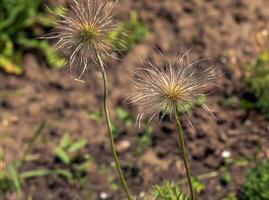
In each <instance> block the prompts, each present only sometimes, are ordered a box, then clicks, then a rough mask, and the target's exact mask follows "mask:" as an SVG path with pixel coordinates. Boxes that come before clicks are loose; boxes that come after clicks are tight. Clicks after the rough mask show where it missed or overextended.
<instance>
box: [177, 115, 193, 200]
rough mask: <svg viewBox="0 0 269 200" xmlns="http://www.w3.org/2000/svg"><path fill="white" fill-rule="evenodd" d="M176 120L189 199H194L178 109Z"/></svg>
mask: <svg viewBox="0 0 269 200" xmlns="http://www.w3.org/2000/svg"><path fill="white" fill-rule="evenodd" d="M176 122H177V131H178V140H179V144H180V148H181V154H182V158H183V162H184V166H185V170H186V174H187V179H188V183H189V188H190V192H191V200H195V199H196V198H195V191H194V188H193V186H192V181H191V172H190V166H189V163H188V159H187V152H186V147H185V141H184V133H183V129H182V126H181V123H180V112H179V111H178V110H177V111H176Z"/></svg>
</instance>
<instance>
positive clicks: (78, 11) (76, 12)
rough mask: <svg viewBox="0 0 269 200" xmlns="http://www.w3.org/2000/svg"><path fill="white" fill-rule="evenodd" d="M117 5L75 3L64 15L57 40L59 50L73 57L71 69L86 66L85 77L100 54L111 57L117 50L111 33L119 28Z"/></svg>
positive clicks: (91, 0)
mask: <svg viewBox="0 0 269 200" xmlns="http://www.w3.org/2000/svg"><path fill="white" fill-rule="evenodd" d="M116 2H117V1H116ZM116 2H115V1H114V2H112V1H109V0H72V4H71V6H70V9H68V10H66V14H64V15H62V16H61V20H59V21H58V22H57V25H56V35H55V36H54V37H53V38H57V39H58V42H57V43H56V47H57V49H58V50H60V51H61V52H62V53H64V54H65V55H66V56H67V57H69V61H70V62H69V64H70V69H72V67H73V66H75V67H80V66H83V67H82V69H81V70H80V71H81V75H82V74H83V73H84V72H85V70H86V69H87V68H88V65H89V64H90V63H91V61H93V60H94V59H95V56H96V54H97V53H98V54H100V55H101V56H109V51H110V50H111V49H112V48H113V47H112V43H111V37H110V35H111V34H109V33H111V32H112V31H114V30H115V29H116V27H117V23H116V22H115V21H114V20H113V12H114V7H115V5H116Z"/></svg>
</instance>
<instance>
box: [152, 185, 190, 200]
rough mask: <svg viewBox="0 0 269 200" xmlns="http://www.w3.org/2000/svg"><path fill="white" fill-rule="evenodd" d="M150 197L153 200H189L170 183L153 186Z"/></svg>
mask: <svg viewBox="0 0 269 200" xmlns="http://www.w3.org/2000/svg"><path fill="white" fill-rule="evenodd" d="M152 195H153V200H189V197H188V196H187V195H185V194H184V193H183V191H182V190H181V189H180V188H179V187H178V186H177V185H176V184H175V183H171V182H165V183H164V184H163V185H160V186H159V185H157V186H155V187H154V189H153V192H152Z"/></svg>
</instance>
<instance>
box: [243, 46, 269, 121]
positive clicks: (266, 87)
mask: <svg viewBox="0 0 269 200" xmlns="http://www.w3.org/2000/svg"><path fill="white" fill-rule="evenodd" d="M246 83H247V85H248V86H249V88H250V92H252V93H253V94H254V96H255V98H256V99H255V100H254V101H250V100H247V99H243V100H242V101H241V104H242V106H243V107H245V108H247V109H251V108H258V109H259V110H260V111H261V112H262V113H263V114H264V115H265V116H266V117H268V118H269V92H268V91H269V50H267V51H264V52H263V53H261V54H260V55H259V56H258V58H257V59H256V61H255V62H254V63H252V64H251V65H250V66H248V67H247V77H246Z"/></svg>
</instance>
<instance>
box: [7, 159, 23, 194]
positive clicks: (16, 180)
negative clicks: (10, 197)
mask: <svg viewBox="0 0 269 200" xmlns="http://www.w3.org/2000/svg"><path fill="white" fill-rule="evenodd" d="M8 172H9V174H10V177H11V180H12V181H13V184H14V186H15V188H16V190H17V192H20V191H21V180H20V176H19V174H18V172H17V166H16V164H15V163H12V164H11V165H9V166H8Z"/></svg>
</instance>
